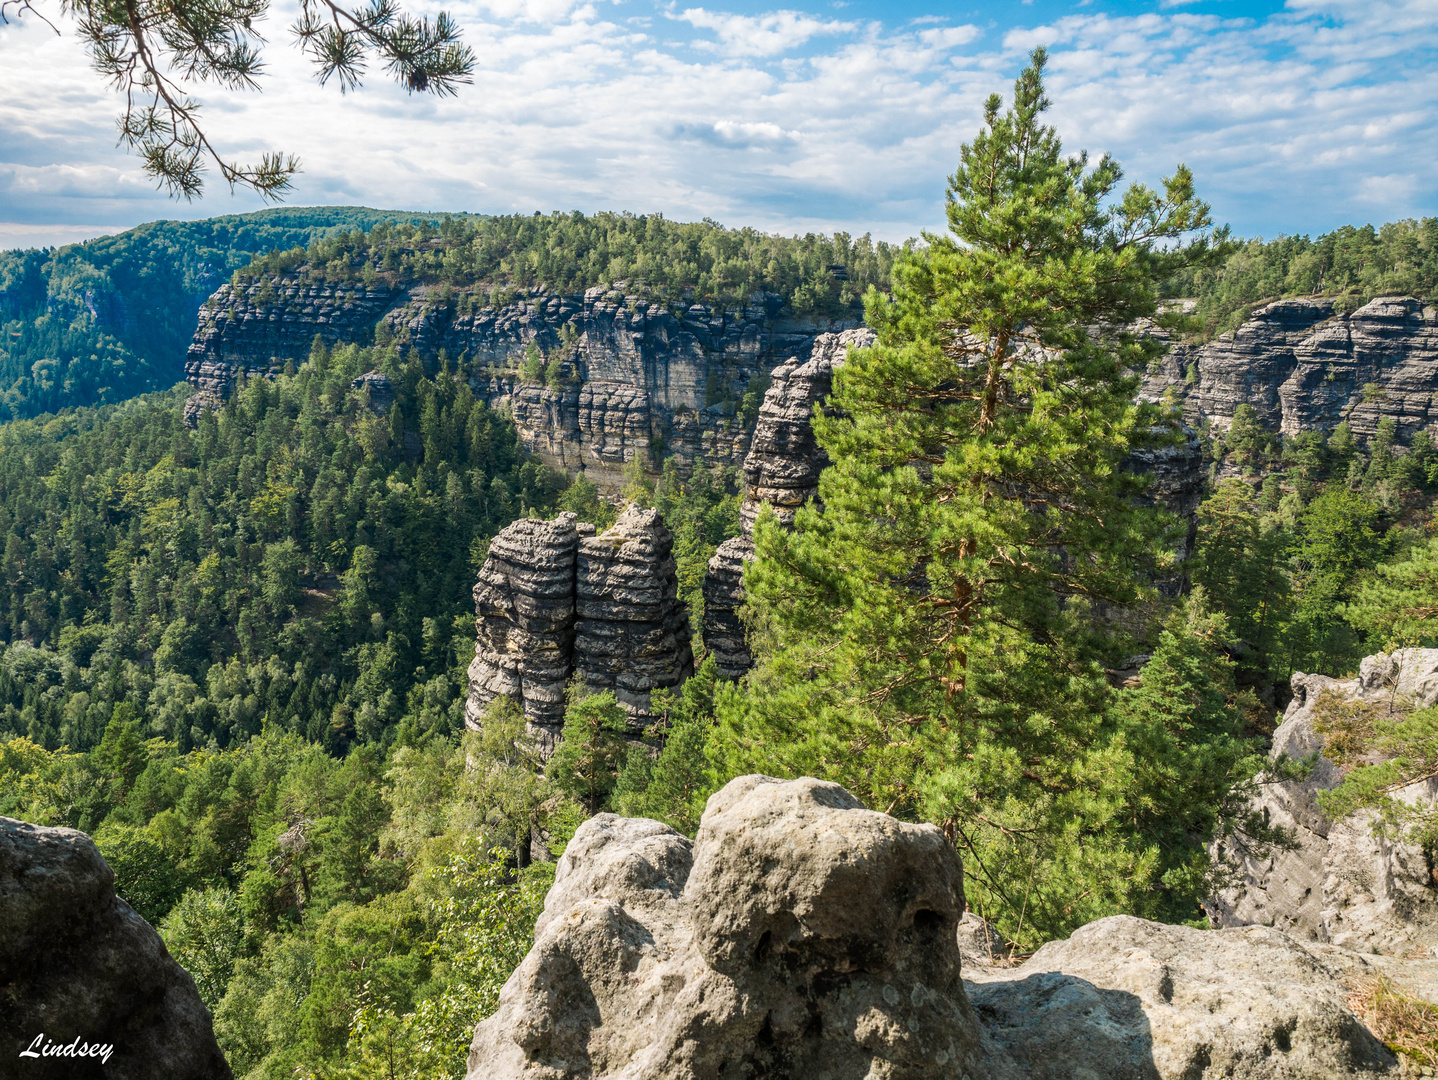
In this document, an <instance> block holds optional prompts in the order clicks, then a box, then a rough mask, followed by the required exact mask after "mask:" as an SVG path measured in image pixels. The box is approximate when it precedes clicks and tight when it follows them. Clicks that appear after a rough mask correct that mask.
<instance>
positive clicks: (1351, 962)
mask: <svg viewBox="0 0 1438 1080" xmlns="http://www.w3.org/2000/svg"><path fill="white" fill-rule="evenodd" d="M1369 967H1370V966H1369V965H1367V964H1365V963H1364V962H1363V960H1362V958H1361V957H1356V956H1352V955H1345V954H1343V953H1342V952H1341V951H1340V950H1336V949H1328V950H1314V949H1311V948H1308V947H1306V946H1304V945H1303V944H1301V943H1300V942H1298V941H1295V940H1294V939H1293V938H1292V937H1290V936H1289V935H1287V934H1284V933H1281V932H1280V931H1277V930H1273V929H1271V928H1268V927H1261V926H1253V927H1245V928H1241V929H1230V930H1217V931H1214V930H1194V929H1192V928H1190V927H1186V926H1165V925H1163V924H1161V923H1154V922H1149V921H1147V920H1145V919H1136V918H1133V917H1132V916H1129V915H1115V916H1112V917H1110V918H1107V919H1100V920H1098V921H1097V922H1093V923H1090V924H1089V925H1087V926H1084V927H1082V928H1080V929H1079V930H1077V931H1075V932H1074V934H1073V936H1071V937H1070V938H1068V939H1067V940H1065V941H1051V942H1049V943H1048V944H1047V945H1045V946H1043V948H1041V949H1040V950H1039V951H1038V952H1037V953H1035V954H1034V955H1033V956H1032V957H1031V958H1030V959H1029V960H1027V961H1026V962H1025V963H1024V964H1022V965H1021V966H1019V967H1017V968H1013V969H1009V970H1001V971H982V970H975V971H973V972H971V973H970V976H969V978H970V980H971V981H970V982H969V984H968V991H969V996H970V1000H971V1001H972V1002H973V1007H974V1011H975V1012H976V1013H977V1014H978V1016H979V1019H980V1022H981V1023H982V1024H983V1027H984V1030H985V1031H986V1032H987V1033H988V1035H989V1036H990V1037H991V1038H992V1039H993V1040H994V1042H996V1043H998V1044H999V1045H1000V1046H1002V1047H1003V1049H1004V1050H1006V1051H1007V1052H1008V1054H1009V1055H1010V1056H1011V1057H1012V1059H1013V1060H1014V1061H1015V1062H1016V1063H1017V1064H1018V1066H1019V1067H1020V1068H1021V1069H1022V1071H1023V1075H1024V1076H1026V1077H1029V1078H1030V1080H1201V1078H1202V1080H1208V1078H1214V1080H1217V1078H1218V1077H1230V1078H1234V1080H1238V1078H1242V1080H1260V1078H1261V1080H1289V1078H1291V1080H1337V1078H1339V1077H1344V1078H1347V1077H1356V1076H1385V1075H1393V1076H1396V1075H1397V1074H1398V1062H1397V1060H1396V1059H1395V1057H1394V1055H1393V1054H1392V1053H1390V1052H1389V1050H1388V1049H1387V1048H1386V1047H1385V1046H1384V1045H1383V1044H1382V1043H1381V1042H1380V1041H1379V1040H1378V1039H1377V1038H1375V1037H1374V1035H1373V1034H1372V1033H1371V1032H1369V1030H1368V1029H1367V1028H1366V1027H1364V1026H1363V1024H1362V1023H1361V1022H1360V1021H1359V1019H1358V1018H1357V1017H1356V1016H1355V1015H1354V1014H1353V1012H1352V1011H1351V1010H1350V1009H1349V1007H1348V1004H1347V1000H1346V999H1347V995H1348V994H1349V993H1350V992H1351V985H1350V984H1349V982H1348V981H1347V980H1348V979H1349V978H1350V977H1351V976H1352V975H1354V974H1356V973H1358V972H1363V973H1371V972H1370V970H1369Z"/></svg>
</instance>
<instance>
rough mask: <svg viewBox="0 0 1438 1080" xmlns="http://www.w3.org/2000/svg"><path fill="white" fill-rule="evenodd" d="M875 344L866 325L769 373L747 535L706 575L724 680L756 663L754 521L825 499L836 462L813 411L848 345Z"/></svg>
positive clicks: (747, 494) (707, 611) (709, 643)
mask: <svg viewBox="0 0 1438 1080" xmlns="http://www.w3.org/2000/svg"><path fill="white" fill-rule="evenodd" d="M876 340H877V337H876V335H875V334H874V332H873V331H872V330H868V329H865V328H862V327H860V328H857V329H854V330H845V331H843V332H842V333H838V334H820V335H819V336H818V337H817V338H815V339H814V345H813V349H812V351H811V352H810V354H809V356H808V357H807V359H806V358H801V357H791V358H790V359H788V360H786V361H784V363H782V364H780V365H779V366H778V367H777V368H775V369H774V371H773V372H772V373H771V375H770V383H769V389H768V390H766V391H765V393H764V401H763V404H762V405H761V406H760V408H759V417H758V420H757V421H755V425H754V436H753V439H752V441H751V444H750V448H749V454H748V456H747V457H746V458H745V459H744V499H743V501H742V503H741V504H740V507H739V526H740V529H741V530H742V531H741V534H740V535H739V536H736V537H733V538H732V539H729V540H726V541H725V542H724V543H723V544H721V545H720V546H719V550H718V551H716V552H715V553H714V556H713V558H711V559H710V560H709V565H708V567H707V569H706V571H705V574H704V627H703V631H704V647H705V648H706V649H708V650H709V651H710V652H712V653H713V654H714V660H715V663H716V665H717V666H718V669H719V676H720V677H721V678H724V679H730V680H735V679H738V678H739V677H740V676H742V675H743V674H744V673H745V672H746V671H748V670H749V668H750V667H752V666H753V658H752V657H751V656H750V653H749V646H748V644H747V643H746V641H745V637H744V627H743V625H742V624H741V623H740V621H739V609H740V607H742V606H743V603H744V564H745V563H746V562H748V561H749V560H750V559H752V558H753V557H754V539H753V537H754V521H755V519H756V518H757V517H758V516H759V511H760V510H761V509H762V508H763V507H765V506H769V507H771V508H773V510H774V513H775V514H776V515H777V516H778V518H779V521H780V522H781V523H782V524H784V525H786V526H787V525H792V524H793V522H794V514H795V512H796V511H797V510H798V509H799V507H801V506H803V505H804V504H805V503H806V502H808V501H809V500H810V499H812V498H814V496H815V495H817V494H818V491H819V474H820V473H821V472H823V470H824V466H826V465H827V464H828V463H829V459H828V455H827V454H825V453H824V451H823V450H822V449H820V447H819V445H818V444H817V443H816V442H815V441H814V423H813V421H814V407H815V406H816V405H818V404H819V403H820V402H823V401H825V400H826V399H827V398H828V396H829V392H830V390H831V389H832V388H833V384H834V372H835V370H837V369H838V368H840V367H842V366H843V364H844V359H845V357H846V356H847V355H848V351H849V348H850V347H851V346H852V347H854V348H857V349H863V348H867V347H868V346H870V345H872V344H873V343H874V342H875V341H876Z"/></svg>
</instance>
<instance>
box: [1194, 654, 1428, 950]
mask: <svg viewBox="0 0 1438 1080" xmlns="http://www.w3.org/2000/svg"><path fill="white" fill-rule="evenodd" d="M1325 691H1330V692H1331V693H1332V694H1333V695H1335V697H1336V699H1337V700H1338V701H1340V702H1341V701H1343V700H1357V701H1361V702H1370V703H1373V702H1389V701H1396V702H1398V703H1401V704H1411V706H1412V707H1414V708H1424V707H1426V706H1428V705H1432V704H1434V703H1435V702H1438V649H1405V650H1401V651H1400V652H1397V653H1394V654H1392V655H1386V654H1379V655H1377V656H1370V657H1368V658H1367V659H1365V660H1364V661H1363V664H1362V666H1361V668H1360V670H1359V675H1358V678H1357V679H1351V680H1346V681H1339V680H1336V679H1329V678H1326V677H1324V676H1322V675H1304V674H1302V673H1298V674H1295V675H1294V676H1293V701H1292V702H1291V703H1290V704H1289V706H1288V710H1287V712H1286V713H1285V714H1284V718H1283V723H1282V724H1281V725H1280V726H1279V728H1278V730H1277V731H1276V732H1275V733H1274V736H1273V750H1272V753H1271V754H1270V758H1271V759H1273V760H1277V759H1278V758H1279V757H1280V756H1286V757H1287V758H1288V759H1289V760H1290V761H1295V762H1298V761H1303V760H1304V759H1305V758H1308V757H1310V755H1313V754H1315V753H1316V754H1318V757H1317V762H1316V764H1315V765H1314V768H1313V771H1312V772H1311V773H1310V774H1309V775H1308V777H1307V778H1306V779H1304V780H1279V781H1273V782H1270V783H1265V784H1263V785H1261V788H1260V794H1259V796H1258V798H1257V803H1256V805H1255V806H1254V807H1253V809H1255V810H1257V811H1258V812H1260V813H1261V814H1262V815H1263V816H1264V818H1265V820H1267V821H1268V822H1269V823H1270V824H1272V825H1275V826H1279V827H1281V828H1284V829H1289V830H1291V831H1292V832H1293V834H1294V837H1295V839H1296V840H1297V842H1298V846H1297V848H1296V849H1294V850H1291V851H1282V850H1277V849H1274V850H1271V851H1268V852H1258V851H1255V850H1253V849H1252V847H1251V845H1248V844H1246V843H1245V842H1244V841H1243V838H1241V837H1228V838H1226V839H1224V840H1222V841H1220V842H1219V843H1218V844H1216V845H1215V847H1214V854H1215V855H1216V856H1218V857H1226V858H1229V859H1231V860H1233V861H1235V862H1236V863H1237V867H1238V869H1239V872H1240V882H1239V883H1238V884H1237V885H1236V886H1235V887H1233V888H1230V889H1225V890H1224V891H1222V892H1220V893H1219V894H1218V895H1217V896H1215V897H1213V898H1212V899H1211V900H1210V901H1209V902H1208V903H1207V904H1206V905H1205V907H1206V909H1207V911H1208V914H1209V918H1210V920H1211V921H1212V923H1213V924H1214V925H1215V926H1246V925H1254V924H1261V925H1267V926H1276V927H1279V928H1280V929H1283V930H1286V931H1288V932H1289V933H1291V934H1293V935H1295V936H1298V937H1301V938H1304V939H1307V940H1310V941H1319V942H1330V943H1333V944H1335V945H1341V946H1344V947H1345V948H1350V949H1363V950H1372V949H1376V950H1380V951H1382V952H1384V953H1396V954H1399V955H1409V954H1411V953H1413V952H1414V951H1416V950H1427V949H1432V948H1433V947H1434V946H1438V886H1435V882H1436V881H1438V879H1435V876H1434V872H1433V869H1432V867H1431V866H1430V864H1429V860H1428V857H1427V856H1426V855H1425V853H1424V851H1423V850H1422V848H1421V847H1419V846H1418V845H1416V844H1413V843H1410V842H1406V841H1402V840H1395V839H1391V838H1386V837H1381V836H1375V835H1374V834H1373V824H1374V820H1373V816H1372V814H1371V812H1369V811H1361V812H1359V813H1357V814H1354V815H1352V816H1350V817H1348V818H1345V819H1343V820H1342V821H1331V820H1330V819H1329V818H1328V817H1327V815H1325V814H1324V813H1323V811H1322V809H1321V808H1320V807H1319V805H1318V798H1317V796H1318V793H1319V792H1320V791H1325V790H1329V789H1331V788H1335V787H1337V786H1338V784H1339V783H1340V782H1341V781H1342V778H1343V777H1342V773H1341V772H1340V770H1339V768H1338V767H1337V766H1336V765H1335V764H1334V763H1333V762H1332V761H1331V760H1329V759H1328V758H1327V757H1324V756H1323V755H1322V749H1323V743H1324V737H1323V735H1322V734H1321V733H1319V732H1318V731H1317V730H1316V729H1315V727H1314V721H1315V718H1316V717H1315V708H1316V707H1317V705H1318V702H1319V698H1320V696H1322V695H1323V694H1324V692H1325ZM1397 797H1399V798H1402V799H1406V800H1409V801H1416V800H1422V801H1425V802H1432V801H1434V800H1435V799H1438V780H1427V781H1423V782H1420V783H1417V784H1413V785H1410V786H1409V787H1408V788H1406V789H1404V790H1402V791H1400V792H1398V793H1397Z"/></svg>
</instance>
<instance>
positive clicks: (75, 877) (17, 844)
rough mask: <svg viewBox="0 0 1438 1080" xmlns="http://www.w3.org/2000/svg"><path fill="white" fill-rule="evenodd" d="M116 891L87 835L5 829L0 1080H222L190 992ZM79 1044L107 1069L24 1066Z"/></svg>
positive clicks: (58, 1063) (202, 1014) (0, 895)
mask: <svg viewBox="0 0 1438 1080" xmlns="http://www.w3.org/2000/svg"><path fill="white" fill-rule="evenodd" d="M114 882H115V875H114V874H113V873H112V872H111V870H110V868H109V867H108V866H107V865H106V864H105V860H104V859H103V858H101V857H100V852H99V850H98V849H97V848H96V847H95V845H94V843H93V842H91V840H90V838H89V837H88V836H86V835H85V834H84V833H81V832H76V831H75V830H74V829H52V828H44V827H41V826H38V825H30V824H27V823H25V822H23V821H16V820H14V819H12V818H5V817H0V1075H3V1076H7V1077H9V1076H14V1077H17V1078H25V1080H30V1078H35V1080H82V1078H89V1077H97V1078H98V1077H105V1078H107V1080H152V1078H153V1080H229V1077H230V1069H229V1066H228V1065H227V1064H226V1063H225V1059H224V1057H223V1056H222V1055H221V1053H220V1049H219V1046H218V1045H217V1044H216V1043H215V1035H214V1031H213V1028H212V1026H211V1023H210V1014H209V1012H208V1011H207V1010H206V1009H205V1006H204V1003H203V1002H202V1001H201V1000H200V995H199V993H198V991H197V990H196V989H195V982H194V980H193V979H191V978H190V976H189V975H188V974H187V973H186V972H185V971H184V969H182V968H181V967H180V965H179V964H177V963H175V961H174V960H172V959H171V958H170V954H169V953H168V952H167V951H166V950H165V946H164V944H163V943H162V942H161V941H160V936H159V935H158V934H157V933H155V931H154V929H153V928H152V927H151V926H150V924H149V923H147V922H145V920H144V919H142V918H140V916H139V915H137V914H135V912H134V910H133V909H131V907H130V905H129V904H127V903H125V901H123V900H121V899H119V898H118V897H116V896H115V889H114ZM37 1036H43V1038H42V1041H41V1043H40V1045H39V1046H35V1045H34V1044H35V1040H36V1037H37ZM76 1039H78V1040H79V1046H97V1045H99V1046H109V1047H111V1048H112V1050H111V1054H110V1056H109V1060H108V1062H101V1061H100V1060H98V1059H97V1058H95V1057H86V1058H78V1057H73V1056H63V1057H40V1058H38V1059H36V1058H21V1057H20V1056H19V1055H20V1054H21V1053H22V1052H23V1051H26V1050H27V1049H30V1048H31V1047H32V1046H34V1052H37V1053H38V1052H42V1051H43V1048H44V1046H46V1045H56V1046H62V1047H63V1046H71V1045H72V1044H73V1043H74V1040H76ZM79 1046H76V1049H79Z"/></svg>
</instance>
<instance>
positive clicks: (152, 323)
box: [0, 206, 463, 422]
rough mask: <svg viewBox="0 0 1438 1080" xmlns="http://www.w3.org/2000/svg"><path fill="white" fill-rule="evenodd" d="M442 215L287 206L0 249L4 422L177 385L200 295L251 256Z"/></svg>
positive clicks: (1, 404) (1, 410)
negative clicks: (63, 244) (77, 241)
mask: <svg viewBox="0 0 1438 1080" xmlns="http://www.w3.org/2000/svg"><path fill="white" fill-rule="evenodd" d="M434 216H435V215H423V214H415V213H410V212H405V211H394V210H371V209H369V208H367V207H354V206H312V207H279V208H276V209H272V210H261V211H258V212H257V213H253V214H234V215H228V216H225V217H216V218H208V219H206V220H204V221H154V222H150V223H149V224H146V225H141V226H139V227H137V228H134V229H130V230H129V231H128V232H123V233H120V234H118V235H116V236H105V237H101V238H99V239H97V240H90V241H87V242H85V243H83V244H70V245H68V246H66V247H62V248H46V249H42V250H34V249H31V250H25V251H20V250H16V251H3V252H0V422H3V421H5V420H13V419H17V418H21V417H27V416H34V415H36V414H38V413H43V412H51V411H54V410H57V409H61V408H65V407H67V406H76V405H93V404H102V403H107V402H113V401H119V400H123V399H125V398H129V397H133V396H134V395H136V394H140V393H144V392H145V391H147V390H155V389H161V388H164V387H168V386H171V385H173V384H174V383H176V382H179V381H180V380H181V379H182V378H183V377H184V360H185V349H186V347H187V346H188V345H189V342H190V335H191V334H192V333H194V329H195V319H196V314H197V312H198V311H199V307H200V304H201V303H202V302H203V301H204V299H205V298H206V297H207V296H209V295H210V294H211V293H212V292H214V291H215V289H217V288H218V287H219V286H220V285H221V284H223V283H224V282H226V281H228V280H229V278H230V275H231V274H232V273H233V272H234V270H235V269H236V268H238V267H241V266H245V265H247V264H248V263H249V262H250V259H251V256H252V255H255V254H257V253H263V252H268V251H273V250H275V249H286V248H291V247H294V246H296V245H307V244H309V243H310V242H311V241H313V240H315V239H318V238H322V237H329V236H334V235H336V234H339V233H342V232H347V231H354V230H357V229H358V230H364V231H367V230H369V229H370V228H371V227H373V226H374V225H376V224H378V223H380V222H399V221H418V220H423V219H424V218H425V217H434ZM459 216H463V215H459Z"/></svg>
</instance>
